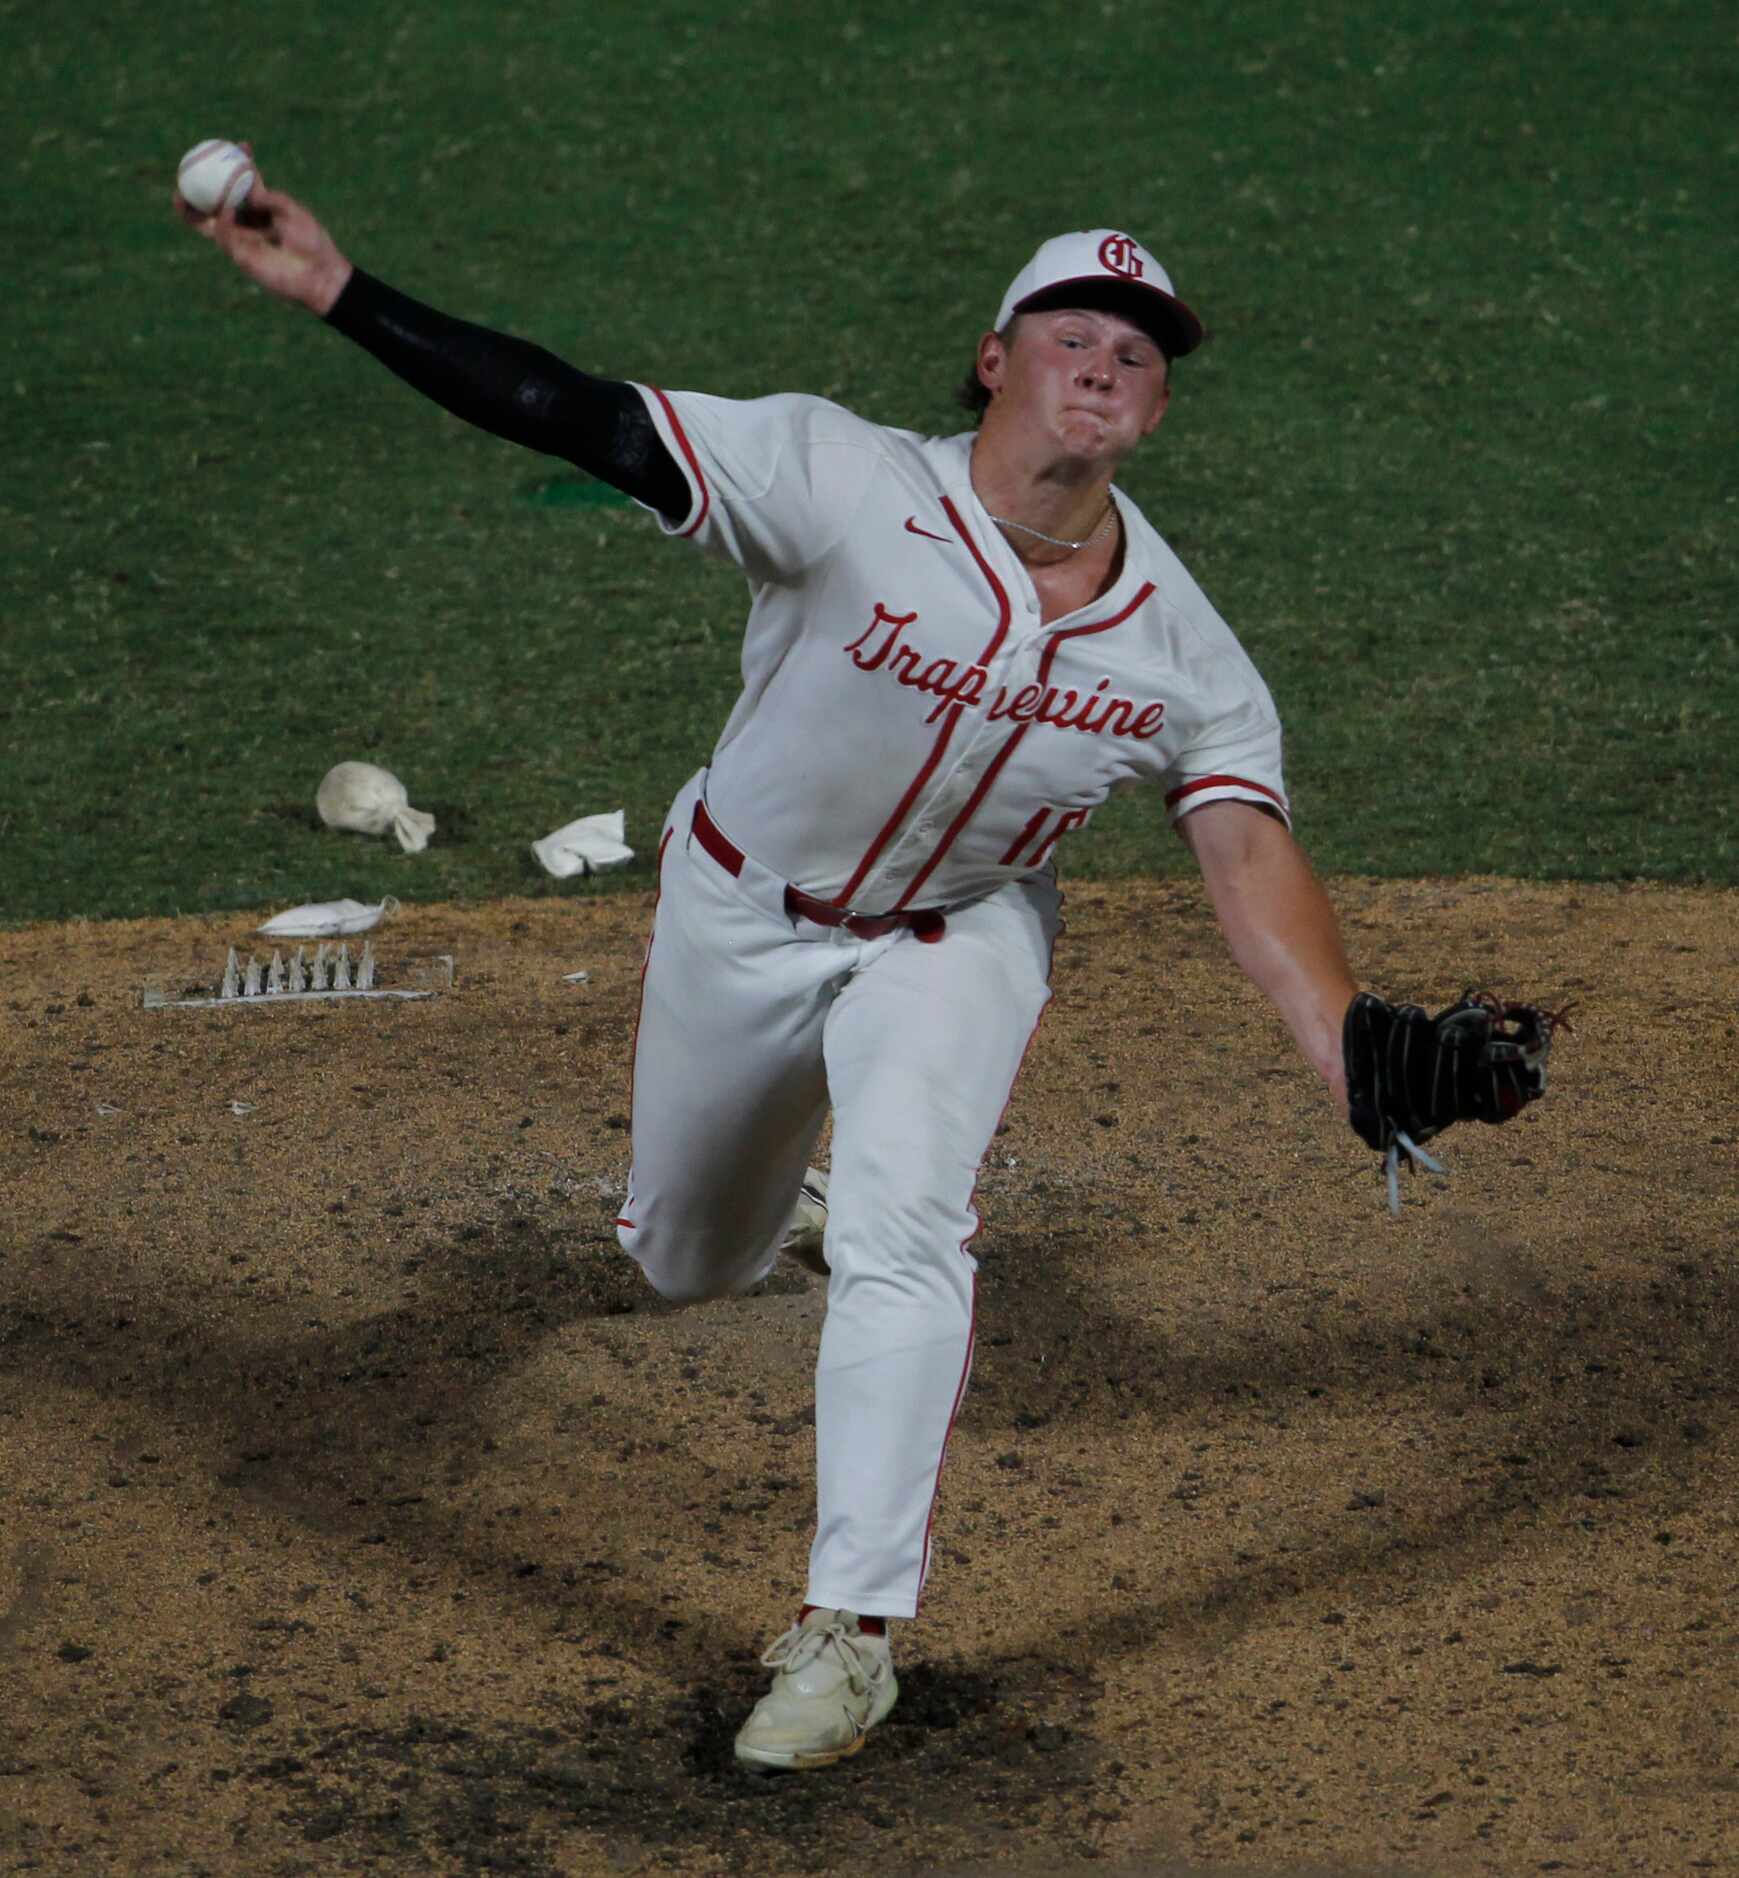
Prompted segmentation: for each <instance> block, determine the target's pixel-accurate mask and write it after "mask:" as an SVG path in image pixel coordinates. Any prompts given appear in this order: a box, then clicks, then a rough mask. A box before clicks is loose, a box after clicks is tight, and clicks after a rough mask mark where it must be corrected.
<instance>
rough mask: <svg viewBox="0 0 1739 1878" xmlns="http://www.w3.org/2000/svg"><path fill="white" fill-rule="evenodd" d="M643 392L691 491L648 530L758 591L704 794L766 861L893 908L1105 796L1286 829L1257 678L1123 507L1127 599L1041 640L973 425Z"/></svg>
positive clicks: (1041, 859) (819, 891)
mask: <svg viewBox="0 0 1739 1878" xmlns="http://www.w3.org/2000/svg"><path fill="white" fill-rule="evenodd" d="M637 389H638V390H639V391H640V393H641V395H642V397H643V398H644V399H645V400H646V404H647V408H648V410H649V411H650V412H651V415H652V417H653V419H654V421H655V423H656V424H657V426H658V430H659V433H660V435H661V436H662V437H663V439H664V441H665V443H666V445H667V446H668V447H669V449H670V451H671V453H672V454H673V455H674V456H675V457H676V459H677V460H678V461H679V462H680V463H681V464H682V465H683V466H684V469H685V471H686V473H687V476H688V480H689V484H690V488H691V491H692V497H693V500H692V503H691V506H690V509H689V512H688V513H687V515H685V516H684V517H683V518H682V519H681V521H679V522H675V523H672V522H670V521H669V520H667V519H666V518H664V517H660V518H659V520H660V523H661V525H662V526H663V527H664V528H665V529H666V530H667V532H669V533H671V534H674V535H680V536H684V537H687V538H688V539H690V540H692V541H694V542H695V543H696V544H697V545H698V546H700V547H702V548H703V549H706V550H708V551H709V552H712V553H714V554H717V555H720V556H723V557H725V558H727V559H729V560H731V561H734V562H735V563H736V564H737V565H738V566H739V567H741V568H742V570H743V571H744V573H745V574H746V575H747V577H748V579H749V582H750V585H751V587H752V589H753V596H754V597H753V605H752V608H751V611H750V615H749V621H748V626H747V630H746V634H745V638H744V644H743V657H742V669H743V691H742V695H741V696H740V697H739V699H738V700H737V703H736V707H735V708H734V710H733V711H732V712H731V716H730V719H729V721H728V723H727V724H726V726H725V729H724V732H723V734H722V736H721V737H720V738H719V742H718V746H717V748H716V750H715V751H714V753H713V757H712V763H711V768H710V773H709V777H708V781H707V803H708V807H709V809H710V810H711V811H712V813H713V815H714V816H715V818H716V819H717V821H718V822H719V824H720V825H721V826H722V827H724V828H725V829H727V830H728V831H729V832H730V835H731V836H732V838H733V839H734V840H735V841H737V842H738V843H740V844H741V846H742V847H743V848H744V849H745V850H746V851H747V852H749V853H750V854H752V855H754V856H755V858H756V859H757V860H758V861H760V862H761V863H763V864H764V865H765V866H767V867H768V868H770V869H772V870H773V871H775V872H776V873H781V874H783V875H785V876H786V878H788V879H789V880H791V881H792V882H794V883H795V884H796V885H798V886H799V887H802V888H803V889H805V890H806V891H808V892H810V893H813V894H815V895H817V896H818V897H821V898H825V899H827V900H829V901H831V902H833V903H834V904H836V905H839V906H842V907H851V908H854V909H857V910H860V911H864V912H891V911H900V910H904V909H906V908H909V907H925V906H948V905H951V904H955V903H958V902H960V901H963V900H967V899H972V898H975V897H977V896H979V895H981V894H984V893H986V892H989V891H991V890H992V889H994V888H996V887H999V886H1002V885H1004V884H1006V883H1007V882H1009V881H1011V880H1014V879H1019V878H1022V877H1026V876H1030V875H1031V874H1032V873H1033V872H1034V871H1035V870H1037V869H1040V868H1044V867H1047V866H1048V864H1049V861H1050V857H1051V853H1052V850H1053V848H1054V847H1055V845H1056V843H1057V841H1058V839H1059V838H1060V837H1061V836H1062V835H1064V834H1066V833H1067V832H1068V831H1069V830H1070V829H1073V828H1078V827H1080V826H1081V825H1082V824H1083V823H1084V822H1086V821H1087V819H1088V818H1089V816H1090V815H1091V814H1092V812H1093V810H1094V809H1095V808H1096V807H1097V806H1098V805H1099V804H1100V803H1101V802H1103V801H1104V800H1105V798H1106V796H1107V795H1108V794H1109V792H1110V790H1111V789H1112V787H1113V786H1114V785H1116V784H1118V783H1124V782H1129V781H1151V782H1156V783H1158V784H1160V785H1161V786H1162V788H1163V789H1164V791H1165V800H1166V803H1167V807H1168V811H1169V813H1170V814H1171V816H1172V817H1173V818H1174V819H1175V818H1176V817H1177V816H1179V815H1181V814H1184V813H1186V812H1187V811H1188V810H1190V809H1192V808H1194V807H1197V806H1199V805H1200V804H1202V803H1206V802H1212V801H1218V800H1225V799H1233V800H1240V801H1246V802H1254V803H1258V804H1261V805H1263V806H1265V807H1268V808H1272V809H1275V810H1277V811H1278V812H1279V813H1280V814H1281V815H1282V816H1286V815H1287V804H1286V797H1285V790H1284V784H1283V781H1282V775H1281V735H1280V724H1279V719H1278V717H1277V716H1276V714H1275V710H1274V704H1273V700H1272V699H1271V698H1270V696H1269V693H1268V689H1267V687H1266V685H1264V683H1263V682H1262V679H1261V677H1260V676H1259V675H1258V673H1257V671H1256V669H1255V667H1254V666H1253V665H1252V664H1251V662H1250V660H1249V658H1248V657H1247V656H1246V655H1245V653H1244V651H1243V649H1242V647H1240V646H1239V644H1238V642H1237V640H1236V639H1235V638H1234V637H1233V635H1232V633H1231V631H1230V629H1229V628H1228V627H1227V626H1226V624H1225V622H1224V621H1223V620H1222V619H1221V618H1220V616H1219V614H1218V613H1216V612H1215V610H1214V608H1213V607H1212V606H1211V605H1210V604H1209V602H1208V600H1207V598H1206V597H1205V596H1204V595H1203V593H1202V591H1201V589H1200V588H1199V587H1198V586H1197V585H1196V583H1195V582H1194V581H1193V580H1192V579H1191V578H1190V576H1189V574H1188V573H1187V572H1186V571H1185V569H1184V567H1183V565H1182V563H1181V562H1180V561H1179V560H1178V558H1177V556H1176V555H1175V554H1173V552H1172V551H1171V549H1170V548H1169V547H1168V546H1167V545H1166V543H1165V542H1164V540H1162V539H1161V537H1160V536H1159V534H1158V533H1157V532H1156V531H1155V530H1154V529H1153V528H1152V527H1150V526H1149V524H1148V523H1147V521H1146V519H1145V518H1144V517H1143V516H1142V514H1141V512H1140V510H1139V509H1137V508H1136V506H1135V505H1134V504H1133V503H1132V502H1130V501H1129V500H1128V498H1127V497H1124V496H1122V495H1116V496H1115V499H1116V501H1117V506H1118V509H1119V512H1120V513H1121V515H1122V519H1123V526H1124V540H1125V549H1124V557H1123V567H1122V571H1121V573H1120V575H1119V577H1118V579H1117V581H1116V583H1115V585H1114V586H1112V587H1111V589H1110V590H1109V591H1108V592H1106V593H1104V594H1103V595H1101V596H1100V597H1099V598H1098V599H1097V600H1095V601H1093V602H1092V603H1091V604H1090V605H1088V606H1085V607H1082V608H1081V609H1079V610H1078V611H1077V612H1075V613H1071V614H1069V615H1067V616H1066V617H1064V618H1062V619H1058V620H1053V621H1051V622H1050V623H1049V624H1048V625H1047V624H1042V623H1041V621H1040V617H1039V603H1038V599H1037V596H1036V594H1035V592H1034V589H1033V586H1032V583H1031V581H1030V580H1029V579H1028V578H1027V576H1026V573H1025V570H1024V569H1023V568H1022V566H1021V564H1020V561H1019V560H1018V558H1017V557H1016V555H1015V553H1014V550H1013V549H1012V548H1011V547H1010V546H1009V545H1008V543H1007V541H1006V540H1005V539H1004V537H1003V535H1002V532H1001V530H1000V529H998V528H997V527H996V526H995V524H994V523H993V522H992V521H991V520H990V517H989V515H988V514H987V513H986V511H985V509H984V508H983V506H982V505H981V504H980V503H979V501H978V499H977V497H976V496H975V495H974V493H973V489H972V479H971V474H970V464H971V455H972V443H973V437H972V435H971V433H966V434H963V435H959V436H953V437H942V438H926V437H921V436H918V435H916V434H915V433H913V432H910V431H902V430H891V429H887V428H885V427H883V426H881V425H878V424H872V423H869V422H867V421H865V420H864V419H862V418H860V417H857V416H855V415H853V414H852V413H851V412H849V411H846V410H844V409H842V408H841V407H840V406H838V405H835V404H831V403H829V402H827V401H826V400H825V399H820V398H813V397H805V396H801V395H795V394H786V395H780V396H776V397H769V398H761V399H756V400H753V401H747V402H744V401H737V400H732V399H725V398H716V397H709V396H704V395H701V394H697V393H693V392H665V391H660V390H658V389H656V388H653V387H648V386H639V387H637Z"/></svg>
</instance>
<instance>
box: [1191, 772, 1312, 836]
mask: <svg viewBox="0 0 1739 1878" xmlns="http://www.w3.org/2000/svg"><path fill="white" fill-rule="evenodd" d="M1209 802H1250V803H1253V804H1254V805H1255V806H1256V807H1257V808H1261V809H1272V810H1273V811H1274V812H1275V813H1276V814H1278V815H1279V817H1280V819H1281V820H1282V821H1283V822H1285V824H1286V826H1287V827H1288V828H1290V827H1291V826H1292V808H1291V805H1290V804H1289V803H1288V802H1287V800H1286V797H1285V795H1284V794H1283V792H1282V791H1280V790H1278V789H1273V788H1270V787H1269V785H1268V784H1267V783H1260V782H1255V781H1253V780H1252V779H1251V778H1249V777H1247V776H1230V775H1216V776H1192V777H1191V778H1190V779H1189V781H1187V782H1181V783H1179V784H1178V785H1177V787H1176V788H1175V789H1168V790H1167V791H1166V796H1165V812H1166V814H1167V815H1169V816H1170V817H1171V820H1172V824H1173V826H1176V824H1177V823H1178V822H1180V821H1181V820H1182V819H1183V818H1184V816H1186V815H1188V814H1189V813H1190V811H1191V810H1192V809H1199V808H1202V807H1204V806H1205V805H1206V804H1207V803H1209Z"/></svg>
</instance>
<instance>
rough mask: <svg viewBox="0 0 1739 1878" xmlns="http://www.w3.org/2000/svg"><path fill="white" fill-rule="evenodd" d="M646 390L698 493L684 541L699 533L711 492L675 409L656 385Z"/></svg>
mask: <svg viewBox="0 0 1739 1878" xmlns="http://www.w3.org/2000/svg"><path fill="white" fill-rule="evenodd" d="M647 389H648V390H650V391H651V393H652V395H653V397H655V398H656V399H657V400H658V403H659V407H660V409H662V411H663V412H664V416H665V421H666V422H667V423H668V424H669V425H670V429H671V434H672V435H673V436H674V437H675V438H676V443H677V448H678V449H680V450H681V452H682V459H683V461H684V462H685V463H686V464H687V465H688V473H689V474H690V475H691V476H692V477H693V478H694V482H695V487H696V488H697V489H698V490H699V491H700V509H699V511H698V513H697V514H696V515H695V518H694V520H693V521H692V522H690V523H689V525H688V526H687V527H686V528H685V529H684V530H683V531H682V539H683V540H684V541H686V540H687V539H688V538H689V536H690V535H692V534H695V533H697V532H698V531H699V529H700V525H701V523H702V522H704V521H705V520H706V518H707V511H708V510H709V509H710V508H711V507H712V491H711V490H710V489H709V488H708V487H707V480H706V477H705V476H704V475H702V473H701V467H700V458H699V457H697V456H696V455H695V453H694V445H693V444H692V443H690V442H689V440H688V432H687V431H686V430H684V429H683V427H682V419H681V418H680V417H678V416H677V415H676V407H675V406H674V405H673V404H672V403H671V402H670V400H669V399H668V398H667V397H666V396H665V395H664V393H663V392H662V391H660V390H659V389H658V387H657V386H656V385H651V386H648V387H647Z"/></svg>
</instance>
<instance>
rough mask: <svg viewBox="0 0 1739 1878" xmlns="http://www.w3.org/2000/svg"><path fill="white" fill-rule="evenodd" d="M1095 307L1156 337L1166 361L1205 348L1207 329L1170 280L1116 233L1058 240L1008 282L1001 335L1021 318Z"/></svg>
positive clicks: (1081, 232)
mask: <svg viewBox="0 0 1739 1878" xmlns="http://www.w3.org/2000/svg"><path fill="white" fill-rule="evenodd" d="M1060 306H1093V307H1104V308H1107V309H1108V310H1110V311H1112V312H1117V313H1121V314H1123V315H1124V316H1125V318H1127V319H1131V320H1133V321H1134V322H1135V324H1136V325H1137V326H1139V327H1141V328H1142V330H1143V331H1144V332H1147V333H1149V334H1151V335H1152V337H1153V338H1154V339H1155V340H1156V341H1157V342H1158V344H1159V346H1160V348H1161V349H1162V350H1163V351H1164V353H1165V355H1166V357H1167V358H1172V359H1181V358H1182V357H1183V355H1184V354H1185V353H1186V352H1193V351H1195V349H1196V347H1197V346H1199V345H1200V344H1201V343H1202V336H1203V335H1202V323H1201V321H1200V320H1199V319H1197V318H1196V316H1195V314H1193V313H1192V312H1191V311H1190V309H1189V308H1188V307H1187V306H1185V305H1184V303H1183V302H1182V301H1181V300H1180V299H1179V298H1178V297H1177V295H1176V294H1175V293H1173V292H1172V290H1171V276H1170V275H1169V274H1168V273H1166V271H1165V269H1164V268H1163V267H1161V266H1160V264H1159V263H1158V262H1157V261H1156V260H1155V259H1154V258H1153V256H1152V255H1151V254H1149V253H1148V251H1147V250H1146V249H1145V248H1144V247H1143V246H1142V245H1141V243H1140V242H1139V241H1137V240H1136V239H1135V237H1134V236H1133V235H1125V234H1123V233H1121V232H1120V231H1119V230H1117V229H1115V228H1082V229H1077V230H1075V231H1074V232H1073V233H1072V234H1067V235H1053V236H1052V237H1051V239H1050V240H1049V241H1047V242H1046V243H1045V244H1044V246H1043V247H1041V248H1040V249H1039V251H1038V253H1037V254H1035V255H1034V256H1033V258H1032V259H1031V260H1030V261H1028V262H1027V264H1026V266H1025V267H1023V268H1022V269H1021V271H1020V272H1019V273H1018V274H1016V275H1015V277H1014V279H1013V280H1012V281H1010V282H1009V288H1008V292H1007V293H1005V294H1004V295H1003V296H1002V306H1001V309H1000V310H999V311H998V313H997V316H996V330H997V331H998V332H1001V331H1002V329H1003V328H1004V327H1005V326H1006V325H1007V324H1008V323H1009V321H1010V320H1011V319H1013V318H1014V316H1015V315H1016V314H1017V313H1037V312H1041V311H1042V310H1044V309H1045V308H1047V307H1060Z"/></svg>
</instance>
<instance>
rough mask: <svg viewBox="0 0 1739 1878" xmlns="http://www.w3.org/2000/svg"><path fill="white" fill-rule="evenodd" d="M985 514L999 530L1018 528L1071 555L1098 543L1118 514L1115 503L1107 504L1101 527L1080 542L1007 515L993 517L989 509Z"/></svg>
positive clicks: (1037, 539) (1036, 539)
mask: <svg viewBox="0 0 1739 1878" xmlns="http://www.w3.org/2000/svg"><path fill="white" fill-rule="evenodd" d="M984 512H985V514H986V515H990V519H991V520H992V521H993V522H995V524H996V525H997V527H998V528H1018V529H1019V530H1020V532H1021V533H1022V534H1023V535H1031V536H1032V537H1033V539H1034V540H1035V541H1048V542H1049V543H1050V544H1051V546H1052V547H1053V548H1067V549H1068V550H1069V552H1070V553H1071V554H1077V553H1079V552H1080V550H1081V549H1082V548H1084V547H1086V546H1087V545H1088V544H1089V543H1090V542H1094V541H1097V540H1098V539H1099V537H1100V536H1101V535H1102V534H1104V532H1105V530H1106V529H1107V528H1109V527H1110V525H1111V521H1112V518H1113V517H1114V516H1115V515H1116V513H1117V505H1116V504H1115V503H1114V502H1107V503H1106V504H1105V513H1104V516H1103V517H1102V518H1101V520H1100V522H1099V526H1098V527H1097V528H1095V529H1094V530H1093V532H1092V533H1091V534H1090V535H1083V536H1082V537H1081V539H1080V540H1079V541H1069V540H1066V539H1065V538H1064V537H1063V536H1061V535H1047V534H1046V533H1045V531H1044V530H1043V529H1042V528H1029V527H1028V526H1027V525H1026V523H1025V522H1015V521H1011V520H1010V519H1009V518H1008V517H1007V516H1006V515H991V514H990V510H989V509H986V510H985V511H984Z"/></svg>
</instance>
